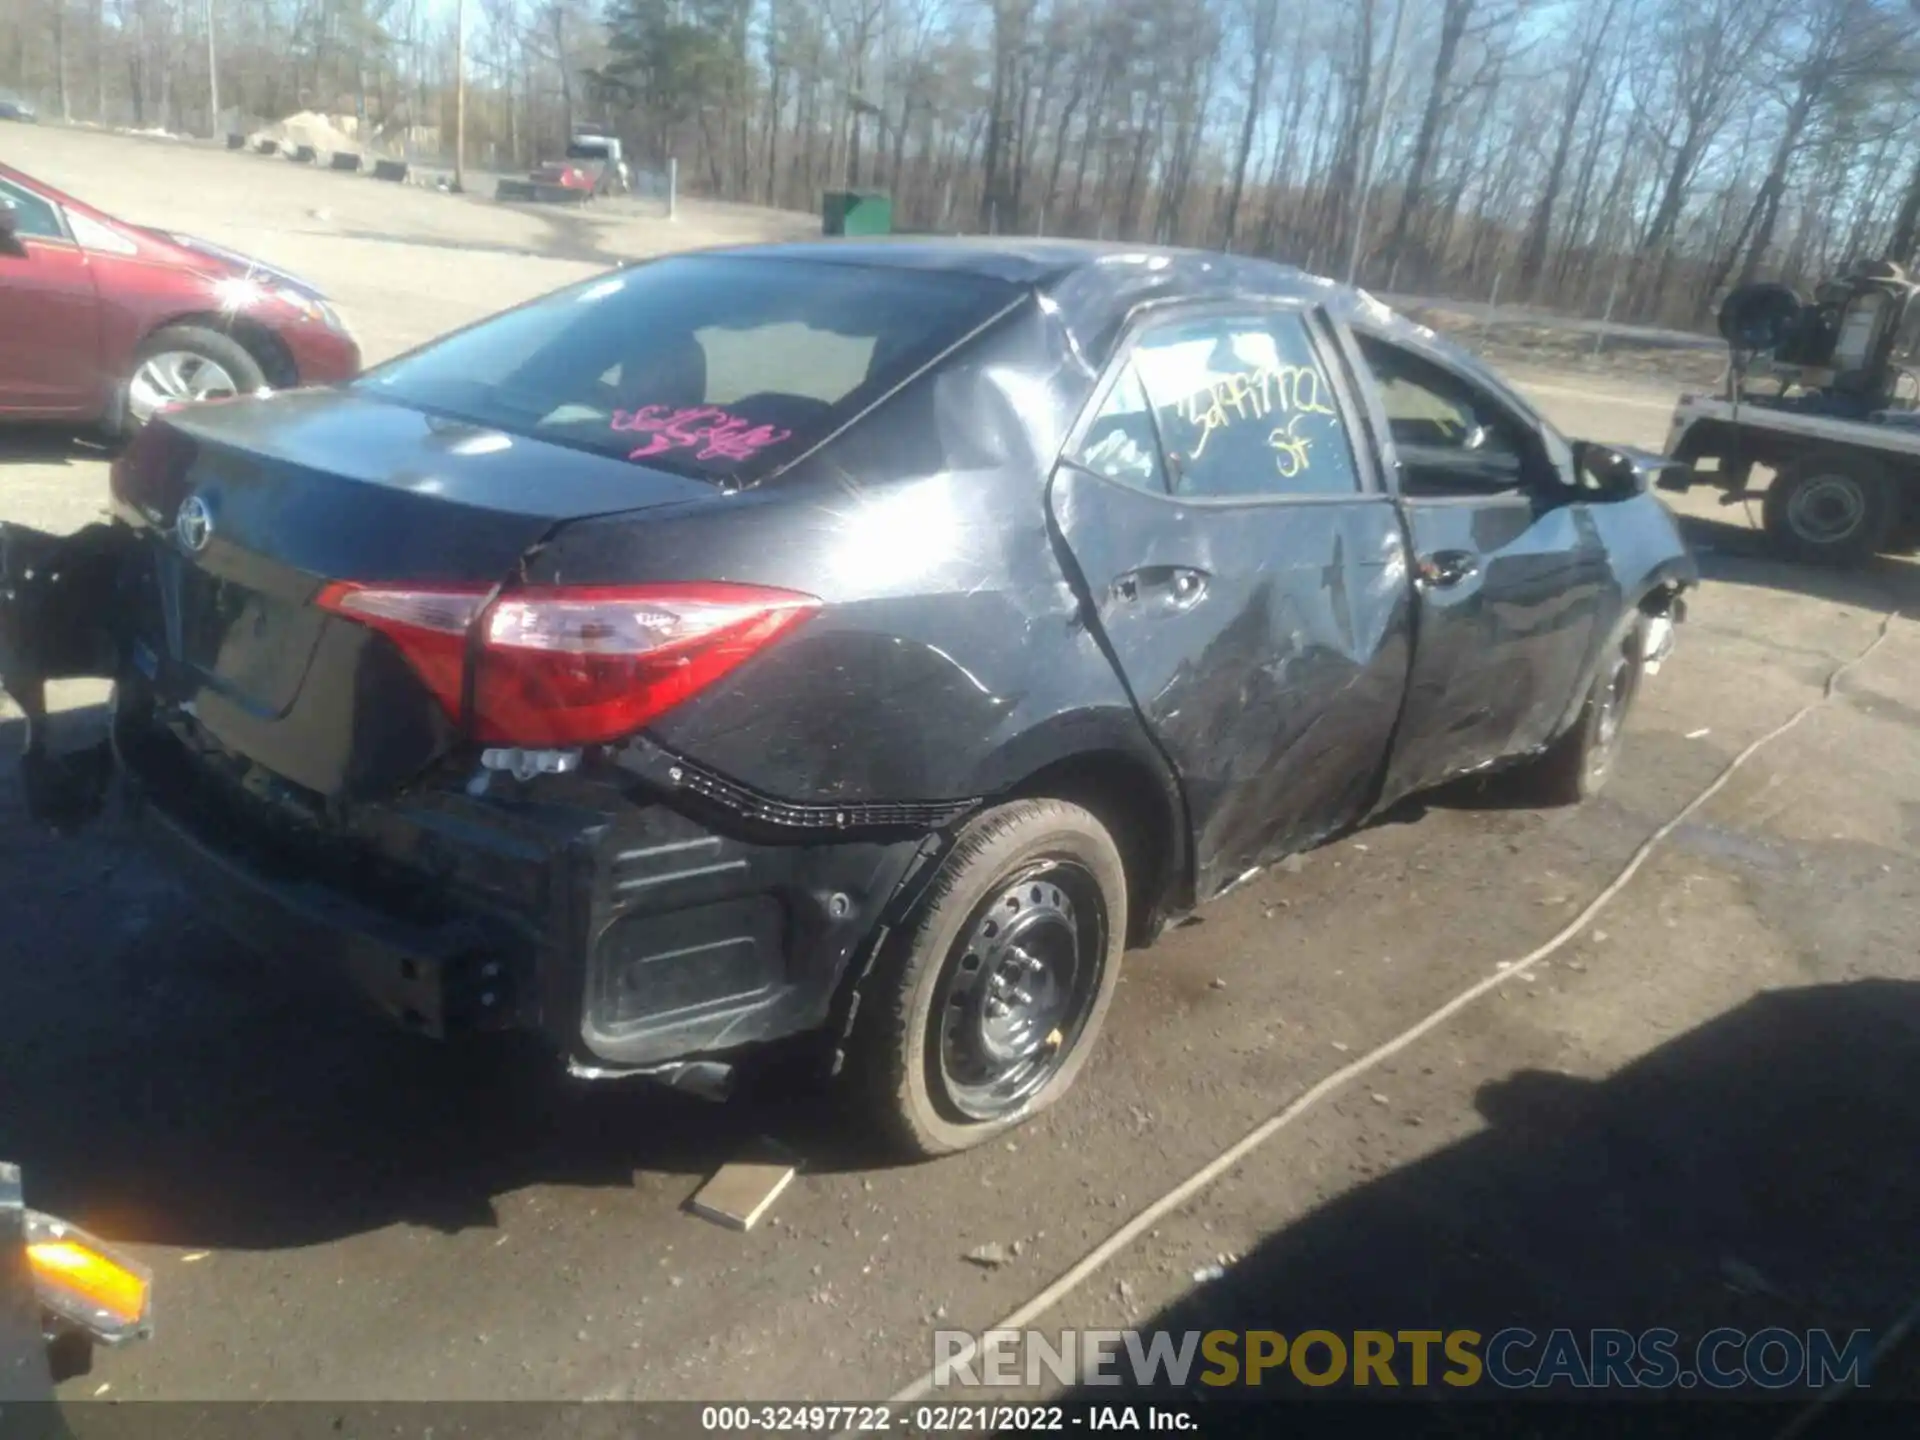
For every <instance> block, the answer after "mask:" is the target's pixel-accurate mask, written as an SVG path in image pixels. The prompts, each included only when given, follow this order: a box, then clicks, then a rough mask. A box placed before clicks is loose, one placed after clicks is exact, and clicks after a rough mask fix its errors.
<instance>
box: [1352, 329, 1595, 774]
mask: <svg viewBox="0 0 1920 1440" xmlns="http://www.w3.org/2000/svg"><path fill="white" fill-rule="evenodd" d="M1353 339H1354V340H1355V342H1356V344H1357V347H1358V352H1359V355H1360V357H1361V359H1360V363H1361V364H1363V365H1364V366H1365V367H1366V368H1367V369H1368V371H1369V372H1370V373H1371V375H1372V378H1373V380H1374V381H1375V386H1374V391H1373V400H1374V403H1375V404H1376V405H1377V406H1378V410H1377V413H1376V424H1377V425H1378V426H1379V428H1380V429H1381V430H1382V431H1384V433H1385V434H1386V435H1387V436H1388V437H1389V444H1390V448H1391V451H1392V453H1393V454H1394V456H1395V459H1396V461H1397V464H1396V475H1397V483H1398V487H1399V490H1400V496H1401V505H1402V509H1403V511H1404V513H1405V515H1406V524H1407V533H1408V536H1409V539H1410V541H1411V543H1412V546H1413V557H1412V562H1413V572H1414V582H1415V584H1414V590H1415V595H1416V597H1417V598H1416V614H1415V627H1414V628H1415V644H1414V659H1413V673H1412V677H1411V680H1410V682H1409V685H1408V690H1407V705H1406V714H1405V716H1404V718H1403V719H1402V722H1401V726H1400V732H1399V734H1398V736H1397V737H1396V740H1395V744H1394V754H1393V760H1392V763H1391V766H1390V768H1389V773H1388V777H1387V783H1386V786H1385V788H1384V791H1383V794H1382V797H1381V798H1382V802H1383V803H1390V802H1391V801H1392V800H1394V799H1396V798H1398V797H1400V796H1402V795H1405V794H1408V793H1410V792H1412V791H1414V790H1418V789H1421V788H1423V787H1426V786H1431V785H1435V784H1439V783H1441V782H1442V781H1445V780H1447V779H1449V778H1451V777H1453V776H1457V775H1461V774H1464V773H1468V772H1471V771H1474V770H1477V769H1481V768H1483V767H1485V766H1488V765H1490V764H1492V763H1494V762H1496V761H1498V760H1500V759H1502V758H1505V757H1509V756H1514V755H1520V754H1525V753H1527V752H1528V751H1531V750H1535V749H1538V748H1539V747H1540V746H1542V745H1545V744H1546V743H1547V742H1548V741H1549V740H1551V739H1552V738H1553V737H1554V735H1555V734H1556V733H1557V731H1558V729H1559V728H1560V726H1561V724H1562V722H1563V721H1564V719H1565V718H1566V716H1567V712H1568V709H1569V707H1570V706H1571V705H1572V703H1573V700H1574V694H1575V690H1576V689H1577V687H1578V686H1579V684H1580V680H1581V677H1582V676H1583V675H1584V674H1585V673H1586V665H1587V658H1588V655H1589V654H1590V652H1591V650H1592V648H1593V646H1594V644H1595V643H1596V640H1597V638H1598V636H1599V635H1600V634H1602V633H1604V631H1605V627H1606V625H1607V624H1609V623H1610V618H1611V615H1612V614H1613V613H1615V612H1617V610H1618V606H1619V594H1618V587H1617V585H1616V584H1615V583H1614V580H1613V577H1612V572H1611V569H1610V567H1609V566H1608V564H1607V557H1606V551H1605V548H1604V546H1603V545H1602V544H1601V540H1600V535H1599V531H1598V529H1597V528H1596V527H1595V525H1594V521H1593V517H1592V514H1591V513H1590V512H1589V510H1588V507H1587V505H1586V504H1585V503H1583V497H1584V496H1585V494H1586V492H1585V491H1583V490H1582V489H1580V488H1579V486H1578V485H1577V484H1576V481H1575V476H1574V473H1573V457H1572V454H1571V451H1570V450H1569V448H1568V447H1567V445H1566V443H1565V442H1564V441H1562V440H1561V439H1560V438H1559V436H1558V435H1557V434H1555V433H1554V432H1553V431H1552V430H1551V428H1550V427H1548V426H1546V425H1544V424H1543V423H1541V422H1540V421H1539V420H1538V418H1537V417H1535V416H1533V415H1532V414H1531V413H1529V412H1528V411H1526V410H1524V409H1523V408H1521V407H1520V406H1519V405H1518V404H1516V403H1515V402H1514V401H1513V400H1512V399H1511V398H1510V397H1508V396H1506V395H1504V394H1502V393H1500V392H1499V391H1498V390H1497V389H1496V388H1495V387H1494V386H1492V385H1490V384H1488V383H1487V382H1485V381H1484V380H1482V379H1481V378H1480V377H1478V376H1475V375H1473V374H1471V373H1470V372H1469V371H1468V370H1466V369H1464V368H1455V367H1453V366H1449V365H1447V364H1444V363H1442V362H1441V360H1440V359H1439V358H1438V357H1436V356H1434V355H1431V354H1428V353H1426V352H1423V351H1418V350H1415V349H1413V348H1411V347H1409V346H1406V345H1402V344H1398V343H1396V342H1394V341H1391V340H1388V339H1385V338H1382V337H1379V336H1374V335H1369V334H1365V333H1356V334H1355V335H1354V336H1353Z"/></svg>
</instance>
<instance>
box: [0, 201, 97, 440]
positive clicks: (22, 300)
mask: <svg viewBox="0 0 1920 1440" xmlns="http://www.w3.org/2000/svg"><path fill="white" fill-rule="evenodd" d="M0 204H5V205H10V206H11V207H12V209H13V216H14V227H15V229H14V234H15V238H16V241H17V242H18V243H17V246H16V247H15V248H13V249H7V248H0V414H6V413H14V414H22V415H29V414H30V415H66V414H75V413H80V412H85V411H90V410H91V409H92V407H94V406H95V405H97V404H98V402H99V400H100V397H101V394H102V389H101V384H100V320H99V307H98V304H97V302H96V301H95V299H94V290H93V275H92V271H91V270H90V268H89V266H88V264H87V256H86V252H85V251H83V250H82V249H81V248H80V247H79V246H78V245H76V244H75V243H74V241H73V237H72V236H71V235H70V234H69V233H68V231H67V228H66V225H65V222H64V221H63V219H62V218H61V214H60V208H59V207H58V206H57V205H55V204H54V203H53V202H52V201H51V200H48V199H46V198H45V197H44V196H41V195H37V194H35V193H34V192H33V191H31V190H28V189H27V188H26V187H25V186H22V185H17V184H14V183H13V182H12V181H10V180H4V179H0Z"/></svg>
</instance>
